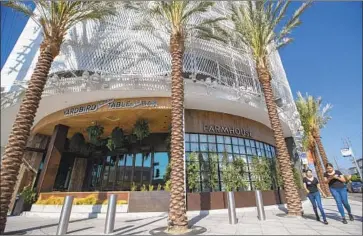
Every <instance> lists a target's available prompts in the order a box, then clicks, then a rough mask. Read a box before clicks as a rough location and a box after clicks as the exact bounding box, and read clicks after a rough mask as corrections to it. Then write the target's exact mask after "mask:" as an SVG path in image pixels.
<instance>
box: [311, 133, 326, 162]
mask: <svg viewBox="0 0 363 236" xmlns="http://www.w3.org/2000/svg"><path fill="white" fill-rule="evenodd" d="M314 139H315V141H316V145H317V146H318V149H319V153H320V156H321V159H322V160H323V164H324V167H326V164H328V163H329V161H328V157H327V155H326V153H325V149H324V146H323V142H322V141H321V138H320V134H318V135H317V136H315V137H314Z"/></svg>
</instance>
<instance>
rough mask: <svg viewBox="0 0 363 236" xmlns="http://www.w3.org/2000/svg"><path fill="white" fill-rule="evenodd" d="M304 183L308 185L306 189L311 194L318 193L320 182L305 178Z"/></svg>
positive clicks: (315, 179)
mask: <svg viewBox="0 0 363 236" xmlns="http://www.w3.org/2000/svg"><path fill="white" fill-rule="evenodd" d="M303 182H304V183H305V184H306V188H307V189H308V190H309V192H310V193H316V192H317V191H318V184H319V181H318V179H317V178H315V177H314V178H313V180H310V179H308V178H306V177H305V178H304V179H303Z"/></svg>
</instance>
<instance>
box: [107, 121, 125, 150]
mask: <svg viewBox="0 0 363 236" xmlns="http://www.w3.org/2000/svg"><path fill="white" fill-rule="evenodd" d="M125 141H126V140H125V135H124V132H123V130H122V129H121V128H119V127H115V128H114V129H113V130H112V132H111V137H110V138H109V139H108V140H107V147H108V149H109V150H110V151H114V150H118V151H121V152H127V149H126V148H125V146H126V145H125Z"/></svg>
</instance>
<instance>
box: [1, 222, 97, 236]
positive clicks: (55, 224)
mask: <svg viewBox="0 0 363 236" xmlns="http://www.w3.org/2000/svg"><path fill="white" fill-rule="evenodd" d="M91 219H93V218H85V219H79V220H72V221H69V223H76V222H81V221H86V220H91ZM53 226H58V223H54V224H48V225H42V226H36V227H31V228H27V229H22V230H15V231H9V232H5V233H4V235H12V234H17V235H22V234H26V233H27V231H33V230H39V229H44V228H49V227H53Z"/></svg>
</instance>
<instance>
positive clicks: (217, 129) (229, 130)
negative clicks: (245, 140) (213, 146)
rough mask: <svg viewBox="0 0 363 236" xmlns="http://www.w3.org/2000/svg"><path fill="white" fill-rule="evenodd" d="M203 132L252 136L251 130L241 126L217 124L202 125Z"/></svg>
mask: <svg viewBox="0 0 363 236" xmlns="http://www.w3.org/2000/svg"><path fill="white" fill-rule="evenodd" d="M204 132H206V133H212V134H228V135H238V136H242V137H252V134H251V131H248V130H245V129H243V128H234V127H225V126H218V125H204Z"/></svg>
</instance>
